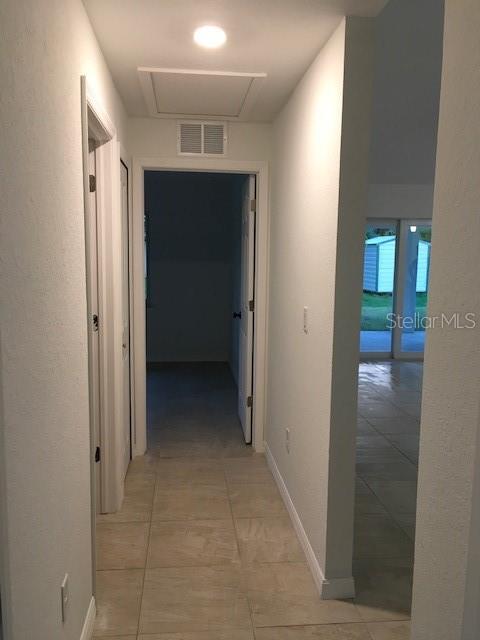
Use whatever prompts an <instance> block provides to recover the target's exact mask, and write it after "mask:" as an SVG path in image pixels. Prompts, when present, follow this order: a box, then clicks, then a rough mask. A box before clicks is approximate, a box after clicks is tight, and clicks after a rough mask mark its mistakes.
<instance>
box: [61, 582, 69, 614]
mask: <svg viewBox="0 0 480 640" xmlns="http://www.w3.org/2000/svg"><path fill="white" fill-rule="evenodd" d="M60 597H61V602H62V622H65V621H66V619H67V609H68V601H69V593H68V573H66V574H65V577H64V579H63V581H62V584H61V586H60Z"/></svg>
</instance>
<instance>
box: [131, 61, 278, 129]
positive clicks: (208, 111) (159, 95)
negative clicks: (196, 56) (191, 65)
mask: <svg viewBox="0 0 480 640" xmlns="http://www.w3.org/2000/svg"><path fill="white" fill-rule="evenodd" d="M138 74H139V78H140V82H141V85H142V90H143V94H144V97H145V101H146V104H147V107H148V111H149V114H150V115H151V116H154V117H157V118H178V117H195V118H217V119H218V118H224V119H227V120H244V119H246V118H247V117H248V113H249V111H250V109H251V107H252V106H253V105H254V103H255V101H256V99H257V97H258V93H259V91H260V88H261V85H262V82H263V81H264V80H265V78H266V74H264V73H238V72H233V71H203V70H195V69H156V68H149V67H140V68H139V69H138Z"/></svg>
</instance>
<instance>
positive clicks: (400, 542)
mask: <svg viewBox="0 0 480 640" xmlns="http://www.w3.org/2000/svg"><path fill="white" fill-rule="evenodd" d="M353 546H354V557H356V558H410V557H413V544H412V541H411V540H410V538H409V537H408V536H407V535H406V533H405V532H404V531H403V530H402V529H401V528H400V527H399V526H398V524H397V523H396V522H395V521H394V520H393V518H392V517H391V516H390V515H385V514H361V515H357V517H356V518H355V529H354V544H353Z"/></svg>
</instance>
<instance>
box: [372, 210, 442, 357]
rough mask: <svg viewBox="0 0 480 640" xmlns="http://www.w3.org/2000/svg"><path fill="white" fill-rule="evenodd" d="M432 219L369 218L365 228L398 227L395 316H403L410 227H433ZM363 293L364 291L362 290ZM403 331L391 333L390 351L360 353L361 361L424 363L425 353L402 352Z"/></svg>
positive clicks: (394, 288)
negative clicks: (370, 226) (413, 361)
mask: <svg viewBox="0 0 480 640" xmlns="http://www.w3.org/2000/svg"><path fill="white" fill-rule="evenodd" d="M432 222H433V221H432V219H431V218H367V219H366V221H365V227H366V226H368V225H370V224H371V225H372V226H378V227H382V226H392V227H393V226H395V227H396V247H395V267H394V277H393V306H392V312H393V313H394V314H395V316H397V317H398V316H400V315H402V310H403V294H404V290H405V279H404V276H405V268H406V258H407V254H406V247H407V233H408V227H409V226H411V225H417V226H419V227H421V226H427V225H430V226H431V225H432ZM362 291H363V289H362ZM401 341H402V330H401V329H400V328H399V327H394V328H393V329H392V332H391V348H390V351H371V352H370V351H360V360H361V361H362V362H364V361H371V360H392V359H394V360H408V361H412V360H415V361H419V360H420V361H422V360H423V359H424V351H418V352H415V351H411V352H410V351H403V352H402V351H401Z"/></svg>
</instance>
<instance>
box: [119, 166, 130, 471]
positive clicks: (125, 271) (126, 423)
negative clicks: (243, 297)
mask: <svg viewBox="0 0 480 640" xmlns="http://www.w3.org/2000/svg"><path fill="white" fill-rule="evenodd" d="M120 177H121V189H122V193H121V196H122V317H123V333H122V352H123V361H122V364H123V367H122V373H123V429H122V436H123V438H122V445H123V451H122V464H123V472H124V475H125V474H126V473H127V469H128V465H129V463H130V457H131V444H130V443H131V429H130V413H131V410H130V287H129V273H130V269H129V251H128V219H129V215H128V214H129V211H128V169H127V167H126V166H125V165H124V164H123V162H121V163H120Z"/></svg>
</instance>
